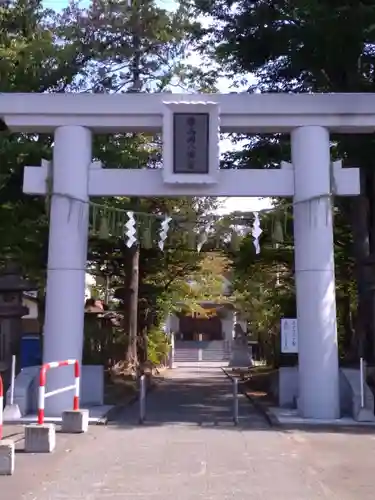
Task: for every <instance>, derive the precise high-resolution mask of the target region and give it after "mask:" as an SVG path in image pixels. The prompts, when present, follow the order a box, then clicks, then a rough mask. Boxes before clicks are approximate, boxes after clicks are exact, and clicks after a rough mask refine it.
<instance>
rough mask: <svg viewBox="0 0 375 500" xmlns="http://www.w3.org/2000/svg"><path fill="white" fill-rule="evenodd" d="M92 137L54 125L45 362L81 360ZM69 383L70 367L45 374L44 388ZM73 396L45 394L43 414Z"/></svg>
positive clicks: (58, 408)
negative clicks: (46, 397)
mask: <svg viewBox="0 0 375 500" xmlns="http://www.w3.org/2000/svg"><path fill="white" fill-rule="evenodd" d="M91 139H92V138H91V132H90V130H89V129H87V128H85V127H79V126H65V127H59V128H57V129H56V131H55V135H54V148H53V164H52V166H53V174H52V179H53V182H52V197H51V213H50V226H49V245H48V266H47V295H46V315H45V323H44V332H43V333H44V340H43V362H44V363H47V362H50V361H63V360H65V359H69V358H70V359H78V360H79V361H80V362H81V359H82V348H83V327H84V300H85V272H86V259H87V239H88V222H89V221H88V215H89V207H88V200H89V192H88V183H89V167H90V164H91V158H92V140H91ZM63 195H66V196H63ZM72 383H73V374H72V369H71V367H70V366H67V367H63V368H58V369H56V370H50V371H49V372H48V377H47V386H48V391H50V390H57V389H60V388H62V387H65V386H69V385H72ZM72 400H73V395H72V392H71V391H70V392H65V393H62V394H58V395H56V396H53V397H51V398H48V399H47V400H46V408H45V413H46V415H47V416H56V415H61V413H62V411H64V410H66V409H69V408H71V406H72Z"/></svg>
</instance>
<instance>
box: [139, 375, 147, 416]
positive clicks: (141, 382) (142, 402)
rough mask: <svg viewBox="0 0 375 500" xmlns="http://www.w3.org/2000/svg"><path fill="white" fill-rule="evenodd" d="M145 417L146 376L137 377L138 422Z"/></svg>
mask: <svg viewBox="0 0 375 500" xmlns="http://www.w3.org/2000/svg"><path fill="white" fill-rule="evenodd" d="M145 418H146V376H145V375H141V376H140V378H139V423H140V424H143V423H144V421H145Z"/></svg>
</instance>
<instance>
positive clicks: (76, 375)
mask: <svg viewBox="0 0 375 500" xmlns="http://www.w3.org/2000/svg"><path fill="white" fill-rule="evenodd" d="M79 383H80V370H79V363H78V361H77V360H76V361H75V363H74V384H75V388H74V398H73V410H79Z"/></svg>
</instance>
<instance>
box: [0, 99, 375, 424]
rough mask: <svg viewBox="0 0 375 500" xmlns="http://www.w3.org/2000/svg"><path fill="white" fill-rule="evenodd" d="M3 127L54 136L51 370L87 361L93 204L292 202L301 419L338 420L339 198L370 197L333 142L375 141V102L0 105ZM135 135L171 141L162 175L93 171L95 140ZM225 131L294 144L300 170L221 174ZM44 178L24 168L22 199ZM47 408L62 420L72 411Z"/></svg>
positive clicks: (47, 347) (47, 334) (47, 338)
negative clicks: (127, 200)
mask: <svg viewBox="0 0 375 500" xmlns="http://www.w3.org/2000/svg"><path fill="white" fill-rule="evenodd" d="M171 101H172V102H171ZM0 116H2V117H3V119H4V121H5V123H6V124H7V126H8V127H9V128H10V129H11V130H12V131H15V132H34V133H38V132H48V133H54V149H53V188H52V200H51V220H50V232H49V251H48V272H47V301H46V318H45V330H44V353H43V360H44V362H48V361H54V360H56V359H65V358H77V359H81V356H82V343H83V318H84V311H83V297H84V287H85V266H86V254H87V239H88V205H87V202H88V200H89V197H90V196H120V195H121V196H140V197H146V196H154V197H155V196H179V195H181V196H182V195H191V196H249V197H250V196H256V197H262V196H266V197H267V196H270V197H275V196H291V197H293V198H294V202H295V206H294V237H295V274H296V287H297V292H296V293H297V316H298V332H299V407H300V412H301V414H302V416H304V417H308V418H324V419H331V418H338V417H339V414H340V408H339V371H338V348H337V324H336V297H335V274H334V248H333V226H332V210H331V195H332V194H335V195H339V196H352V195H357V194H359V192H360V187H359V171H358V169H341V168H340V163H338V164H335V166H334V167H333V168H332V165H331V160H330V132H340V133H367V132H371V133H373V131H374V129H375V96H374V95H373V94H310V95H309V94H300V95H291V94H265V95H261V94H253V95H249V94H239V95H233V94H230V95H216V94H211V95H177V94H172V95H170V94H136V95H134V94H125V95H95V94H1V95H0ZM137 131H138V132H142V131H151V132H160V131H163V143H164V151H163V156H164V158H163V163H164V165H163V169H161V170H148V169H144V170H135V169H134V170H111V169H101V168H100V165H98V164H92V134H93V133H103V132H118V133H120V132H137ZM219 131H221V132H243V133H261V132H268V133H270V132H275V133H277V132H284V133H290V134H291V142H292V151H291V157H292V165H291V164H284V165H283V168H281V169H280V170H229V171H228V170H226V171H219V170H218V132H219ZM90 167H91V168H90ZM46 178H47V169H46V168H41V167H26V169H25V173H24V188H23V189H24V192H25V193H29V194H34V195H35V194H38V195H46V194H47V183H46ZM61 195H68V196H70V197H71V198H74V201H72V200H69V199H67V198H66V197H64V196H61ZM66 376H67V375H65V374H64V373H63V372H61V375H60V376H59V380H57V378H58V377H56V379H55V381H54V383H55V384H58V385H59V386H60V387H61V386H63V385H66V384H65V383H64V382H65V381H66ZM49 402H50V407H49V409H48V410H49V413H50V414H52V415H53V414H60V412H61V411H62V410H63V409H65V408H66V407H67V406H69V405H70V400H68V401H67V399H66V397H65V395H63V394H61V395H59V397H57V398H55V399H54V398H53V399H50V400H49Z"/></svg>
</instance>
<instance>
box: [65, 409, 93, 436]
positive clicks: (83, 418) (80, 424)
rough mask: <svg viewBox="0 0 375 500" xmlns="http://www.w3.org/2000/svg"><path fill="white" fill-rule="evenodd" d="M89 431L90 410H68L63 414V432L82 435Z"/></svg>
mask: <svg viewBox="0 0 375 500" xmlns="http://www.w3.org/2000/svg"><path fill="white" fill-rule="evenodd" d="M88 429H89V410H68V411H64V412H63V413H62V426H61V430H62V432H67V433H71V434H80V433H82V432H87V431H88Z"/></svg>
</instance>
